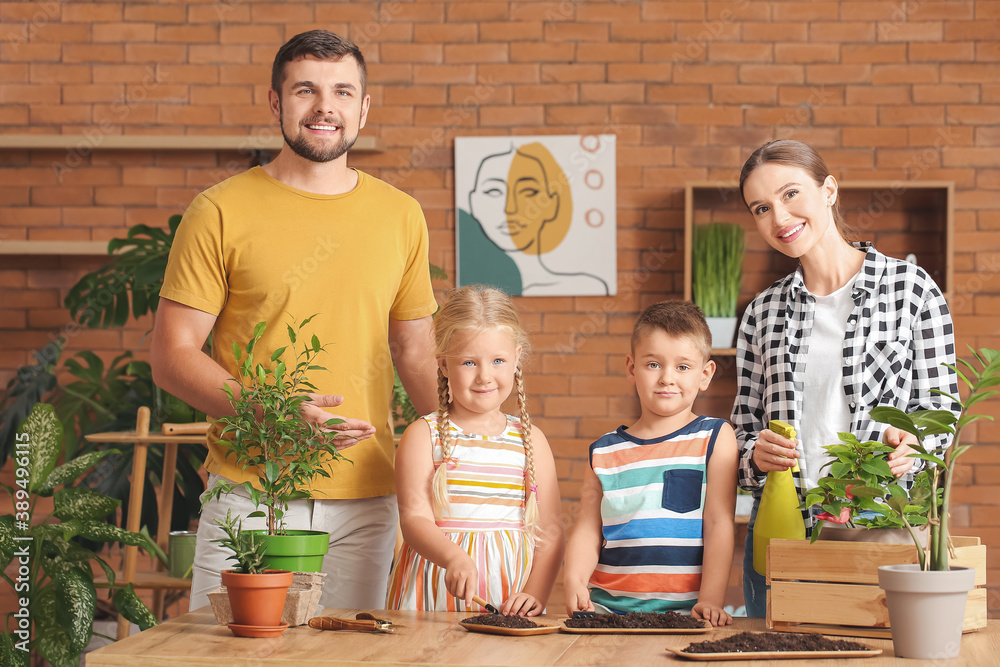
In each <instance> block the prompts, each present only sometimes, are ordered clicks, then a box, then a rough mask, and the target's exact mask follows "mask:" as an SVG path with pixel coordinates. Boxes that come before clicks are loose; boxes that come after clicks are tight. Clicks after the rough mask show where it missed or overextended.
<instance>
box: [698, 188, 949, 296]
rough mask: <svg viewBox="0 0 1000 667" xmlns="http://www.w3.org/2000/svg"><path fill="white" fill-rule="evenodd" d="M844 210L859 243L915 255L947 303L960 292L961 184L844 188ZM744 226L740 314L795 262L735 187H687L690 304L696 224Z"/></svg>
mask: <svg viewBox="0 0 1000 667" xmlns="http://www.w3.org/2000/svg"><path fill="white" fill-rule="evenodd" d="M839 185H840V210H841V212H842V213H843V214H844V217H845V219H846V221H847V225H848V227H850V228H852V229H854V230H857V236H858V238H861V239H863V240H871V241H874V243H875V247H876V248H878V249H879V250H880V251H881V252H883V253H884V254H886V255H889V256H890V257H898V258H900V259H904V258H905V257H906V255H907V254H909V253H911V252H912V253H915V254H916V255H917V261H918V264H919V265H920V266H922V267H923V268H924V270H926V271H927V273H929V274H930V276H931V277H932V278H933V279H934V281H935V282H936V283H937V284H938V286H939V287H940V288H941V291H942V292H943V293H944V296H945V298H946V299H947V298H948V297H949V296H950V294H951V291H952V289H953V288H954V243H953V236H954V227H955V225H954V207H955V205H954V202H955V184H954V183H952V182H950V181H843V182H841V183H840V184H839ZM721 221H725V222H738V223H740V224H741V225H743V228H744V231H745V232H746V247H747V257H746V260H745V261H744V265H743V289H742V290H741V294H740V300H739V303H738V305H737V310H738V312H739V313H742V311H743V310H744V309H745V308H746V306H747V305H748V304H749V302H750V301H751V300H752V299H753V297H755V296H756V295H757V294H759V293H760V292H761V291H762V290H764V289H766V288H767V287H768V286H769V285H770V284H771V283H772V282H774V281H775V280H778V279H780V278H782V277H784V276H786V275H788V274H789V273H790V272H791V271H793V270H795V266H796V265H797V264H798V262H797V261H796V260H793V259H791V258H787V257H784V256H783V255H780V254H779V253H778V252H777V251H776V250H774V249H773V248H771V247H770V246H769V245H767V243H766V242H765V241H764V240H763V239H761V238H760V235H759V234H758V233H757V229H756V225H755V224H754V221H753V219H752V218H751V216H750V212H749V211H747V208H746V205H745V204H744V203H743V200H742V199H741V198H740V190H739V184H738V183H736V182H733V181H691V182H688V183H686V184H685V187H684V298H685V299H688V300H690V299H691V296H692V290H691V275H692V266H691V257H692V251H693V248H692V241H693V232H694V225H696V224H703V223H708V222H721Z"/></svg>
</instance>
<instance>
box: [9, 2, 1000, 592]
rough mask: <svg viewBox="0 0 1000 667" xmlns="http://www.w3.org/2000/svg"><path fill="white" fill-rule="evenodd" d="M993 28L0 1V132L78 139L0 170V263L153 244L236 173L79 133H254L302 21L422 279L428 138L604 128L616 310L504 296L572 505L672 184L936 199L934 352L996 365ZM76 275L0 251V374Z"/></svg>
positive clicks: (675, 262)
mask: <svg viewBox="0 0 1000 667" xmlns="http://www.w3.org/2000/svg"><path fill="white" fill-rule="evenodd" d="M998 18H1000V3H997V2H989V1H987V2H971V1H967V2H963V1H953V2H925V1H922V0H909V1H908V2H747V1H735V2H696V1H692V2H645V3H639V2H629V1H619V2H588V1H579V0H578V1H573V0H563V1H554V2H466V1H462V2H459V1H455V2H423V1H420V2H382V3H365V2H351V3H346V2H337V3H319V2H316V3H313V2H290V3H277V2H274V3H266V2H249V1H244V0H217V1H215V2H203V3H202V2H190V3H185V2H172V3H139V2H95V3H91V4H84V3H77V2H73V3H60V2H56V1H55V0H52V1H51V2H49V1H45V0H42V1H40V2H30V3H29V2H23V3H18V2H4V3H3V4H2V5H0V39H2V40H3V41H2V43H0V82H2V83H0V100H2V106H0V133H41V134H54V133H55V134H58V133H82V132H87V133H88V134H89V137H90V138H89V139H87V140H85V141H82V142H81V144H80V146H79V149H78V150H73V151H69V152H67V151H37V150H36V151H12V150H6V151H0V242H2V241H3V240H5V239H33V240H51V239H74V240H91V239H93V240H105V239H108V238H110V237H113V236H118V235H123V233H124V231H125V229H127V228H128V227H129V226H131V225H133V224H136V223H139V222H143V223H147V224H155V225H164V224H165V222H166V219H167V217H168V216H169V215H170V214H172V213H175V212H179V211H181V210H183V208H184V206H185V205H186V204H187V203H188V202H189V201H190V199H191V198H192V196H193V194H194V193H195V192H197V191H199V190H200V189H202V188H204V187H207V186H209V185H211V184H212V183H214V182H217V181H219V180H221V179H222V178H224V177H225V176H226V175H228V174H230V173H233V172H235V171H239V170H241V169H243V168H245V166H246V165H247V164H248V159H247V156H245V155H240V154H238V153H236V152H232V153H227V152H212V151H207V152H195V151H183V152H171V151H154V152H126V151H109V150H101V149H100V147H99V144H100V139H101V137H103V136H105V135H109V134H139V133H146V134H171V133H173V134H247V133H251V132H254V131H259V130H264V129H266V128H268V127H269V115H268V113H267V111H266V107H265V100H266V90H267V85H268V80H269V67H270V62H271V58H272V57H273V54H274V52H275V50H276V49H277V47H278V46H279V45H280V44H281V43H282V42H283V40H285V39H287V38H288V37H290V36H292V35H293V34H295V33H297V32H299V31H302V30H305V29H310V28H313V27H324V28H329V29H331V30H334V31H337V32H341V33H346V34H347V35H349V36H350V37H351V38H353V39H354V40H355V41H357V42H358V43H359V44H361V45H362V47H363V49H364V51H365V54H366V57H367V59H368V60H369V62H370V81H371V86H370V92H371V94H372V98H373V103H372V113H371V115H370V117H369V126H368V128H367V129H366V130H365V132H366V133H368V134H370V135H375V136H378V137H380V138H381V140H382V142H383V143H384V144H385V146H386V150H385V151H384V152H382V153H378V154H364V155H362V154H358V155H356V156H354V157H352V159H351V162H352V164H353V165H354V166H357V167H360V168H362V169H365V170H367V171H370V172H371V173H373V174H375V175H377V176H380V177H382V178H384V179H387V180H389V181H390V182H392V183H394V184H396V185H397V186H398V187H400V188H402V189H403V190H405V191H407V192H409V193H411V194H413V195H414V196H415V197H416V198H417V199H418V200H419V201H420V202H421V203H422V204H423V206H424V210H425V213H426V215H427V221H428V224H429V226H430V230H431V260H432V261H433V262H435V263H436V264H439V265H441V266H443V267H444V268H445V269H446V270H448V271H449V272H453V270H454V242H453V239H454V211H453V206H454V203H453V202H454V193H453V190H452V185H453V182H454V181H453V178H454V175H453V172H452V164H453V157H452V155H453V149H452V139H453V138H454V137H455V136H460V135H471V134H486V135H503V134H546V133H547V134H554V133H558V134H576V133H597V132H613V133H615V134H616V135H617V136H618V156H617V159H618V186H619V187H618V224H619V231H618V266H619V275H618V295H617V296H615V297H610V298H536V299H521V300H520V301H519V305H520V307H521V309H522V311H523V312H524V313H525V316H526V320H527V322H528V324H529V325H530V327H531V329H532V331H533V332H534V336H533V344H534V349H535V354H534V360H533V365H532V368H531V373H530V377H529V385H528V386H529V389H530V392H531V394H532V396H533V405H532V407H533V414H534V415H535V418H536V420H537V423H538V424H539V425H540V426H541V427H542V428H543V429H544V430H545V432H546V433H547V434H548V436H549V438H550V440H551V442H552V444H553V448H554V450H555V455H556V457H557V463H558V468H559V475H560V478H561V482H562V492H563V495H564V496H565V497H567V498H569V499H572V498H575V497H576V496H577V494H578V482H579V479H580V475H581V471H582V470H583V466H585V465H586V458H585V453H586V445H587V444H588V443H589V442H590V441H591V440H592V439H593V438H594V437H596V436H597V435H599V434H600V433H602V432H603V431H605V430H607V429H608V428H611V427H614V426H617V425H618V424H619V423H622V422H627V421H628V420H630V419H632V418H633V417H634V416H635V415H636V409H637V406H636V402H635V400H634V399H633V397H632V396H631V392H630V391H629V386H628V384H627V383H626V381H625V379H624V378H623V374H622V368H623V358H624V354H625V352H626V350H627V343H628V334H629V331H630V328H631V324H632V320H633V318H634V316H635V314H636V312H637V310H639V309H640V308H641V307H643V306H645V305H647V304H649V303H652V302H654V301H657V300H660V299H663V298H679V297H680V296H681V293H682V284H681V281H682V267H683V264H682V259H681V250H682V248H683V245H682V230H683V186H684V182H685V181H687V180H695V179H708V178H711V179H734V178H735V177H736V175H737V173H738V169H739V167H740V165H741V163H742V161H743V159H744V158H745V157H746V156H747V155H748V154H749V152H750V151H751V150H752V149H753V148H755V147H756V146H758V145H759V144H761V143H762V142H764V141H765V140H768V139H770V138H773V137H775V136H788V137H794V138H798V139H802V140H804V141H807V142H810V143H812V144H813V145H815V146H817V147H818V148H819V149H820V150H821V152H822V154H823V155H824V157H825V158H826V160H827V162H828V163H829V164H830V165H831V167H832V168H833V170H834V173H835V175H837V176H838V177H840V178H841V179H850V180H863V179H877V180H893V179H903V180H906V179H918V180H948V181H954V182H955V187H956V201H955V208H956V210H955V245H956V253H955V289H954V294H953V298H952V307H953V309H954V311H955V322H956V329H957V332H958V340H959V343H960V350H961V349H964V348H965V345H966V344H972V345H976V346H992V347H997V346H1000V335H998V330H1000V316H998V315H997V311H998V308H1000V281H998V280H997V279H996V277H997V275H998V271H1000V129H998V119H1000V42H998V41H997V36H998V35H1000V25H998V20H997V19H998ZM93 145H97V149H96V150H91V147H92V146H93ZM97 265H98V263H97V260H91V259H81V258H59V257H48V258H18V257H11V256H0V290H2V291H0V380H2V381H4V382H5V381H6V380H7V379H8V378H10V377H11V375H12V373H13V371H14V369H15V368H16V367H17V366H18V365H20V364H23V363H27V362H28V361H29V352H30V351H31V350H33V349H37V348H39V347H41V346H42V345H44V344H45V342H47V336H48V334H49V332H50V331H52V330H53V328H55V327H58V326H60V325H62V324H65V323H66V322H68V315H67V313H66V312H65V311H63V310H62V309H61V307H60V305H61V302H62V299H63V298H64V296H65V294H66V291H67V288H68V287H69V286H70V285H72V284H73V282H74V281H75V280H76V278H77V277H78V276H79V275H81V274H82V273H83V272H85V271H86V270H90V269H92V268H94V267H96V266H97ZM146 328H148V323H146V322H144V323H143V325H142V326H133V327H130V328H129V329H127V330H125V331H97V332H84V333H79V334H75V335H72V336H71V337H70V343H69V348H70V350H74V351H75V350H80V349H96V350H99V351H101V353H102V354H104V355H105V356H107V357H111V356H113V355H114V354H115V353H117V352H119V351H120V350H122V349H132V348H134V347H136V346H140V354H141V353H142V352H141V350H143V349H145V347H146V346H148V341H143V339H142V334H143V332H144V331H145V329H146ZM721 365H722V367H723V370H721V371H720V373H721V374H722V375H724V376H725V377H721V378H720V381H719V384H718V386H719V387H720V388H723V389H728V390H729V391H731V390H732V387H733V384H732V380H731V378H732V370H731V364H729V363H727V362H726V361H725V360H724V363H722V364H721ZM727 367H728V368H727ZM715 404H716V402H714V401H713V405H715ZM993 413H994V414H997V410H996V409H995V408H994V409H993ZM975 436H976V437H975V439H976V440H978V443H977V447H975V448H974V449H972V450H971V451H970V452H969V453H968V454H966V458H965V463H964V465H963V467H962V468H961V476H962V481H963V486H962V487H961V488H959V489H957V490H956V493H955V502H956V504H957V505H958V507H957V508H956V514H957V518H958V522H959V524H960V525H962V526H963V529H962V532H966V533H969V534H976V535H980V536H982V537H983V538H984V539H985V540H986V542H987V543H988V544H990V545H991V547H992V553H991V556H990V566H991V573H990V579H991V580H993V581H995V580H997V576H996V575H997V574H1000V549H998V548H997V547H1000V512H998V511H997V510H998V509H1000V507H998V506H1000V488H998V486H1000V480H998V477H997V473H998V472H1000V426H996V425H985V426H980V427H979V428H978V432H977V433H976V434H975ZM990 607H991V609H1000V599H998V598H997V597H996V596H995V595H994V596H993V597H991V601H990Z"/></svg>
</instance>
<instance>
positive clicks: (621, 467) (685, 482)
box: [590, 417, 725, 612]
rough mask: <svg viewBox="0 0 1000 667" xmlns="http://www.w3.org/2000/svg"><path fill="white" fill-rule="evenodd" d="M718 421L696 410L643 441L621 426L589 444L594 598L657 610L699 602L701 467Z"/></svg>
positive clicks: (621, 607) (615, 606) (616, 606)
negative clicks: (596, 495)
mask: <svg viewBox="0 0 1000 667" xmlns="http://www.w3.org/2000/svg"><path fill="white" fill-rule="evenodd" d="M723 423H725V422H723V420H721V419H714V418H711V417H698V418H696V419H695V420H694V421H692V422H691V423H690V424H688V425H687V426H685V427H683V428H681V429H680V430H678V431H675V432H674V433H671V434H669V435H665V436H663V437H661V438H654V439H650V440H642V439H639V438H636V437H633V436H632V435H631V434H630V433H629V432H628V430H627V429H626V428H625V427H624V426H621V427H619V428H618V430H617V431H612V432H611V433H608V434H606V435H604V436H603V437H601V439H600V440H598V441H597V442H595V443H594V444H592V445H591V446H590V465H591V467H592V468H593V469H594V472H595V473H596V474H597V478H598V479H599V480H600V482H601V488H602V490H603V499H602V501H601V520H602V522H603V525H604V527H603V536H604V540H605V544H604V546H603V547H602V548H601V553H600V557H599V559H598V565H597V569H596V570H595V571H594V574H593V575H591V577H590V587H591V590H590V599H591V600H592V601H593V602H595V603H597V604H600V605H603V606H605V607H608V608H609V609H612V610H614V611H621V612H626V611H651V612H663V611H671V610H683V609H690V608H691V607H693V606H694V605H695V603H696V602H697V601H698V591H699V589H700V588H701V563H702V555H703V545H704V541H703V538H702V512H703V511H704V509H705V489H706V482H707V476H706V467H707V463H708V459H709V457H710V456H711V455H712V448H713V447H714V445H715V439H716V437H717V436H718V433H719V429H720V428H721V426H722V424H723Z"/></svg>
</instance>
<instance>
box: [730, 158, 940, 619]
mask: <svg viewBox="0 0 1000 667" xmlns="http://www.w3.org/2000/svg"><path fill="white" fill-rule="evenodd" d="M740 194H741V195H742V196H743V201H744V202H745V203H746V205H747V207H748V208H749V209H750V213H751V215H753V218H754V220H755V221H756V223H757V230H758V231H759V232H760V234H761V236H762V237H763V238H764V240H765V241H767V243H768V244H769V245H770V246H771V247H773V248H775V249H776V250H777V251H778V252H780V253H782V254H784V255H787V256H789V257H796V258H798V259H799V267H798V269H796V270H795V272H793V273H791V274H789V275H788V276H786V277H785V278H783V279H781V280H779V281H778V282H776V283H774V284H773V285H772V286H771V287H769V288H768V289H766V290H765V291H764V292H762V293H761V294H760V295H758V296H757V298H756V299H754V300H753V302H752V303H751V304H750V306H749V307H748V308H747V310H746V312H745V313H744V315H743V321H742V323H741V325H740V331H739V334H738V335H737V368H738V377H737V382H738V392H737V396H736V401H735V403H734V405H733V414H732V421H733V425H734V427H735V430H736V438H737V442H738V443H739V446H740V452H741V458H740V471H739V483H740V486H741V487H743V488H744V489H747V490H748V491H751V492H753V494H754V507H753V511H752V512H751V515H750V525H749V530H748V531H747V540H746V555H745V558H744V562H743V594H744V598H745V600H746V608H747V616H756V617H761V616H764V615H765V611H766V592H765V591H766V590H767V586H766V584H765V579H764V577H763V576H762V575H760V574H757V572H756V571H755V570H754V568H753V526H754V522H755V520H756V516H757V507H758V505H759V503H760V494H761V490H762V489H763V485H764V481H765V480H766V475H767V473H768V472H769V471H772V470H784V469H786V468H791V467H792V466H793V465H794V463H795V460H796V459H797V460H798V463H799V467H800V469H801V472H799V473H794V474H795V477H796V480H795V483H796V486H797V487H798V490H799V494H800V497H801V498H804V494H805V490H806V489H809V488H813V487H815V486H816V485H817V484H816V482H817V480H818V479H819V478H820V477H821V476H823V473H822V472H821V471H820V467H821V466H822V465H823V464H824V463H826V461H828V460H829V457H828V455H827V454H826V452H825V450H823V446H824V445H829V444H834V443H836V442H838V441H839V440H838V436H837V433H839V432H843V431H846V432H851V433H853V434H855V435H856V436H857V437H858V439H860V440H862V441H864V440H881V441H883V442H885V443H887V444H889V445H892V446H894V447H895V448H896V450H895V451H894V452H893V453H892V454H890V456H889V465H890V468H891V469H892V471H893V473H894V474H895V475H896V476H897V477H901V476H903V475H904V474H907V473H909V475H907V478H908V479H912V473H913V472H915V469H914V462H915V461H916V459H913V458H910V457H909V456H907V455H908V454H910V453H911V452H913V449H912V448H910V447H909V445H910V444H913V443H915V442H916V439H915V438H914V436H912V435H911V434H909V433H906V432H904V431H901V430H899V429H897V428H894V427H889V426H886V425H885V424H879V423H876V422H873V421H872V419H871V418H870V417H869V416H868V412H869V410H871V408H873V407H875V406H876V405H894V406H896V407H898V408H900V409H903V410H913V409H917V408H931V409H945V410H954V411H955V413H956V414H957V413H958V406H957V405H956V404H954V403H953V402H952V401H951V400H950V399H947V398H945V397H942V396H939V395H936V394H934V393H932V392H931V390H932V389H940V390H942V391H946V392H948V393H950V394H952V395H957V394H958V382H957V379H956V377H955V373H954V372H953V371H951V370H949V369H947V368H945V367H944V366H942V365H941V364H943V363H949V364H954V363H955V342H954V332H953V328H952V322H951V315H950V313H949V312H948V306H947V304H946V303H945V301H944V297H943V296H942V295H941V290H939V289H938V286H937V285H936V284H935V283H934V281H933V280H932V279H931V278H930V277H929V276H928V275H927V273H926V272H925V271H924V270H923V269H921V268H920V267H918V266H915V265H913V264H909V263H907V262H904V261H901V260H898V259H893V258H891V257H886V256H885V255H883V254H882V253H880V252H878V251H877V250H876V249H875V248H874V246H872V244H871V243H852V242H850V241H848V239H847V237H846V235H845V232H844V223H843V217H842V216H841V213H840V209H839V206H838V186H837V181H836V179H835V178H834V177H833V176H832V175H831V174H830V170H829V169H827V166H826V164H825V163H824V162H823V159H822V158H821V157H820V156H819V154H818V153H816V151H815V150H814V149H813V148H812V147H810V146H808V145H806V144H803V143H801V142H798V141H791V140H780V141H772V142H769V143H767V144H765V145H763V146H761V147H760V148H758V149H757V150H756V151H755V152H754V153H753V155H751V156H750V159H748V160H747V161H746V164H744V165H743V171H742V173H741V174H740ZM771 419H780V420H782V421H785V422H788V423H789V424H792V425H793V426H794V427H795V429H796V431H797V433H798V435H799V443H798V445H799V446H798V448H797V447H796V445H797V443H796V442H793V441H791V440H788V439H786V438H783V437H781V436H779V435H777V434H775V433H774V432H772V431H770V430H769V429H767V428H766V426H767V423H768V421H769V420H771ZM936 437H937V438H938V439H939V442H938V443H936V444H937V445H938V446H941V447H943V446H944V445H945V444H947V443H946V440H945V439H944V436H936ZM926 444H927V445H930V444H931V443H926ZM917 465H919V462H918V463H917ZM803 514H804V518H805V519H806V526H807V527H808V528H811V526H812V525H813V524H814V523H815V519H814V518H813V517H812V516H811V514H810V512H809V511H808V510H807V511H805V512H804V513H803Z"/></svg>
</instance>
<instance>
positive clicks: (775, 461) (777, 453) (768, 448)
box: [753, 428, 799, 472]
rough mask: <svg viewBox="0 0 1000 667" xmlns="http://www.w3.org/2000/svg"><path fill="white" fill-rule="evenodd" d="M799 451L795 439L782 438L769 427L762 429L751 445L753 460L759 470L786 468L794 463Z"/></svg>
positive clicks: (769, 470) (768, 470)
mask: <svg viewBox="0 0 1000 667" xmlns="http://www.w3.org/2000/svg"><path fill="white" fill-rule="evenodd" d="M797 458H799V452H798V450H796V449H795V441H794V440H789V439H788V438H783V437H781V436H780V435H778V434H777V433H775V432H774V431H772V430H771V429H768V428H766V429H764V430H763V431H761V432H760V433H759V434H758V435H757V443H756V444H755V445H754V447H753V462H754V465H756V466H757V469H758V470H760V471H761V472H771V471H772V470H787V469H789V468H791V467H792V466H794V465H795V459H797Z"/></svg>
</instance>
